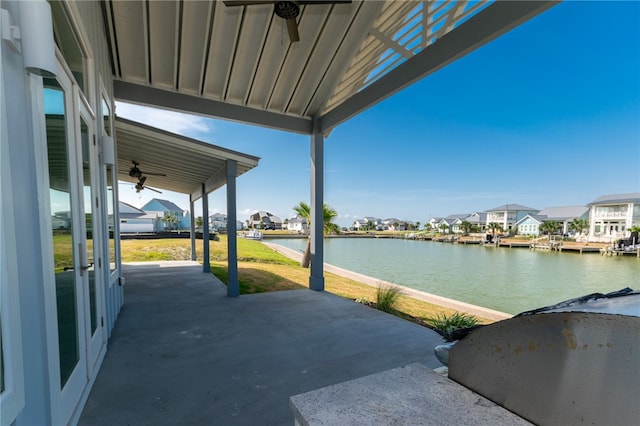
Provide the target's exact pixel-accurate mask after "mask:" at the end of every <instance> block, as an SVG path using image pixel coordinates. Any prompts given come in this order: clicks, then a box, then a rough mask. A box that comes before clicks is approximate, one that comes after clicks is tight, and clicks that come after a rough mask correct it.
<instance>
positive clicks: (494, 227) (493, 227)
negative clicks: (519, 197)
mask: <svg viewBox="0 0 640 426" xmlns="http://www.w3.org/2000/svg"><path fill="white" fill-rule="evenodd" d="M487 228H488V229H489V230H490V231H491V234H492V235H493V236H494V237H495V236H496V231H499V232H502V225H500V224H499V223H498V222H491V223H489V225H487Z"/></svg>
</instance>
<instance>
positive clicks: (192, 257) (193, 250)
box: [189, 195, 196, 260]
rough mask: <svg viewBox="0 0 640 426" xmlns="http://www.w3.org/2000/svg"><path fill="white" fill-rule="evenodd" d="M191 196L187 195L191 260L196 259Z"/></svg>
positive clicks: (194, 219)
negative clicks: (189, 217) (189, 216)
mask: <svg viewBox="0 0 640 426" xmlns="http://www.w3.org/2000/svg"><path fill="white" fill-rule="evenodd" d="M194 213H195V206H194V202H193V197H191V195H189V214H190V215H191V224H190V225H189V232H190V233H191V235H190V238H191V260H196V216H195V214H194Z"/></svg>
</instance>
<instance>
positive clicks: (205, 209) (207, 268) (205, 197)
mask: <svg viewBox="0 0 640 426" xmlns="http://www.w3.org/2000/svg"><path fill="white" fill-rule="evenodd" d="M202 222H203V223H202V256H203V259H202V272H211V264H210V262H209V194H207V191H206V190H205V188H204V183H203V184H202Z"/></svg>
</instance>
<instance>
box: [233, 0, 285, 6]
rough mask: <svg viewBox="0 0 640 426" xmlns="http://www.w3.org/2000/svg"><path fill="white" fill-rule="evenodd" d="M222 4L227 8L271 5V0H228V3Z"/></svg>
mask: <svg viewBox="0 0 640 426" xmlns="http://www.w3.org/2000/svg"><path fill="white" fill-rule="evenodd" d="M222 3H224V5H225V6H227V7H229V6H231V7H233V6H252V5H254V4H273V0H248V1H245V0H235V1H234V0H228V1H223V2H222Z"/></svg>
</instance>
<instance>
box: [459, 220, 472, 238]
mask: <svg viewBox="0 0 640 426" xmlns="http://www.w3.org/2000/svg"><path fill="white" fill-rule="evenodd" d="M460 228H461V229H462V232H463V233H464V235H469V232H471V229H472V228H473V225H472V224H471V222H469V221H468V220H463V221H462V223H461V224H460Z"/></svg>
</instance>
